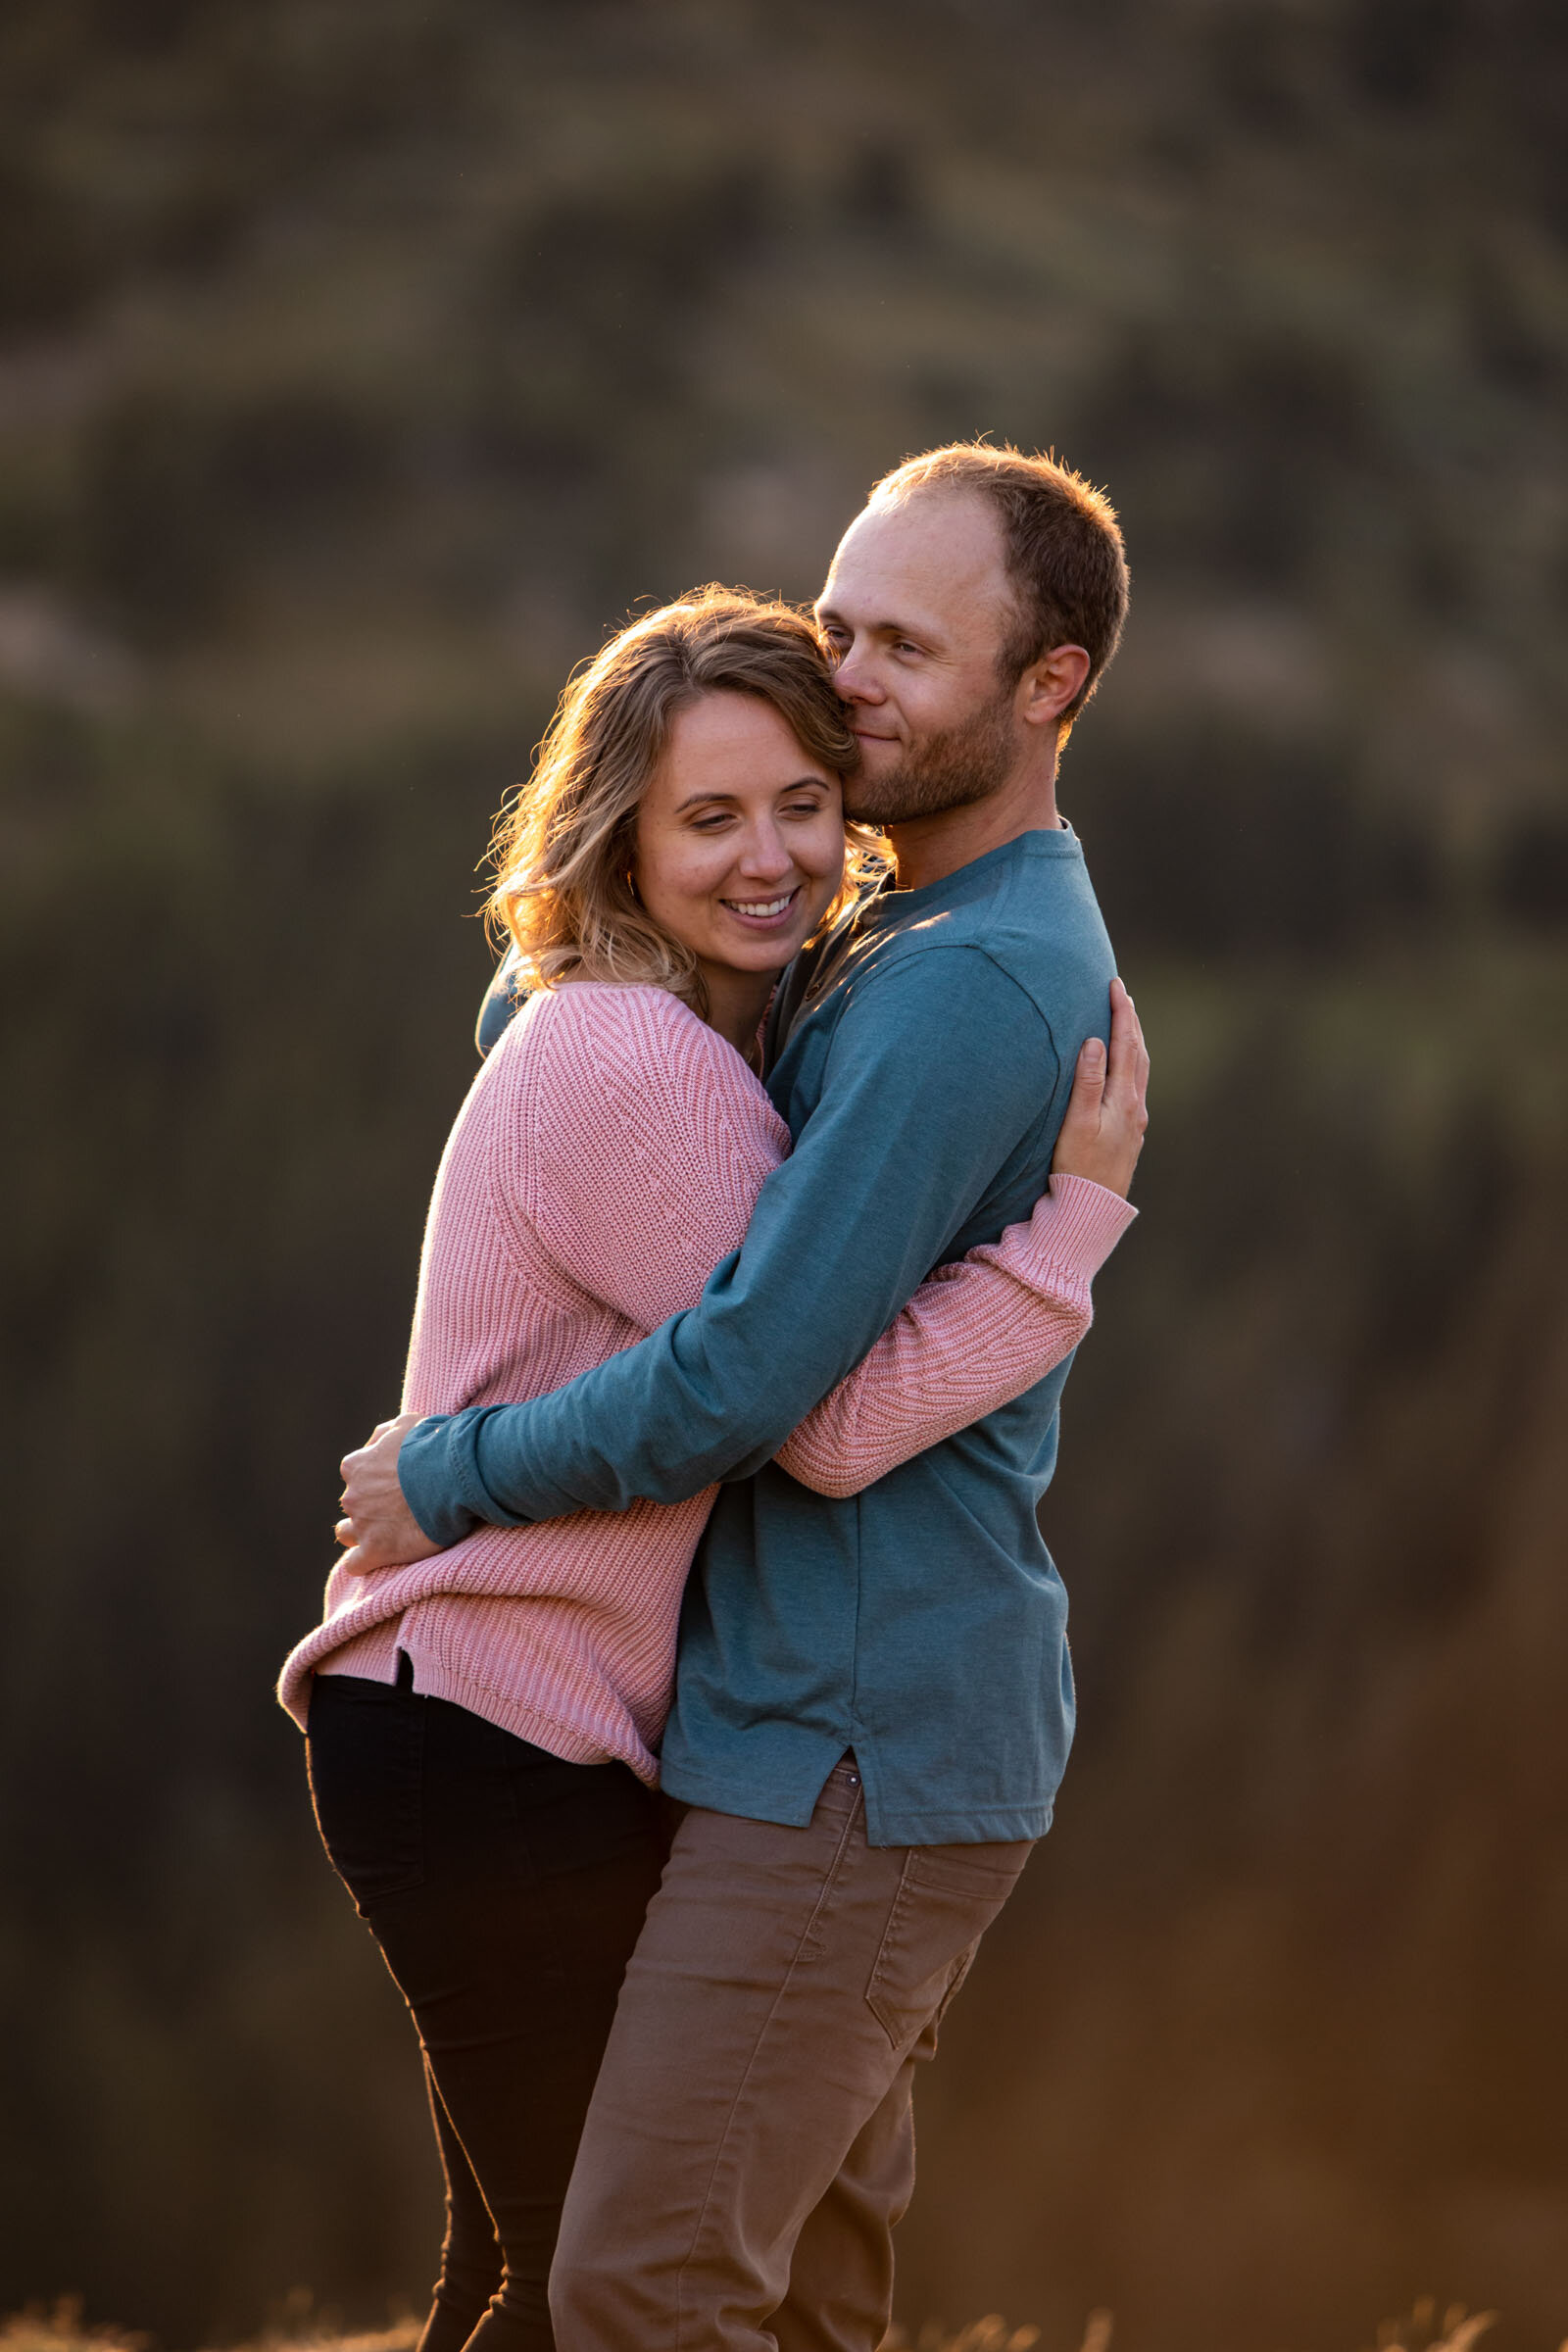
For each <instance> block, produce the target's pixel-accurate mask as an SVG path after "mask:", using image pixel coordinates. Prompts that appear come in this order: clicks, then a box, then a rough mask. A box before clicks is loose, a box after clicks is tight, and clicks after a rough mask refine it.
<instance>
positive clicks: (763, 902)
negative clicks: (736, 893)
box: [724, 890, 795, 922]
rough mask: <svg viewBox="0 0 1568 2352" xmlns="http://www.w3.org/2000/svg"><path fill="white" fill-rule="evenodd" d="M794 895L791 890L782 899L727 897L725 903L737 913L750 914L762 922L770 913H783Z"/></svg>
mask: <svg viewBox="0 0 1568 2352" xmlns="http://www.w3.org/2000/svg"><path fill="white" fill-rule="evenodd" d="M794 896H795V893H794V891H793V890H791V891H786V892H785V894H784V896H783V898H781V899H726V900H725V901H724V904H725V906H726V907H730V908H731V909H732V910H733V911H734V912H735V913H736V914H749V915H752V916H754V917H755V918H756V920H757V921H759V922H761V921H763V920H764V919H765V918H766V917H767V916H768V915H770V914H782V913H783V911H784V909H785V907H787V906H788V905H789V903H790V901H791V900H792V899H793V898H794Z"/></svg>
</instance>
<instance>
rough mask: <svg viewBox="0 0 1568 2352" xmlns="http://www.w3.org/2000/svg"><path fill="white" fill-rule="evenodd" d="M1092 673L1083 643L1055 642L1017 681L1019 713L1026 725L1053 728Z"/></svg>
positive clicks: (1031, 663)
mask: <svg viewBox="0 0 1568 2352" xmlns="http://www.w3.org/2000/svg"><path fill="white" fill-rule="evenodd" d="M1088 675H1089V656H1088V654H1087V653H1086V652H1085V650H1084V648H1083V647H1082V646H1081V645H1054V646H1052V647H1050V648H1049V650H1048V651H1047V652H1045V653H1043V654H1042V655H1041V656H1040V658H1039V660H1038V661H1037V662H1030V664H1029V666H1028V668H1027V669H1026V670H1025V671H1024V673H1023V676H1022V677H1021V678H1020V679H1019V680H1018V703H1017V710H1018V715H1019V717H1020V718H1021V719H1022V720H1023V722H1024V724H1025V726H1029V727H1054V726H1055V725H1056V724H1057V722H1058V720H1059V719H1060V717H1061V714H1062V712H1063V711H1065V710H1066V708H1067V705H1068V704H1069V703H1070V702H1071V701H1072V700H1073V698H1074V696H1075V695H1077V694H1079V693H1080V692H1081V691H1082V688H1083V683H1084V680H1085V679H1086V678H1087V677H1088Z"/></svg>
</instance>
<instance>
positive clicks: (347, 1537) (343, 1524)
mask: <svg viewBox="0 0 1568 2352" xmlns="http://www.w3.org/2000/svg"><path fill="white" fill-rule="evenodd" d="M332 1533H333V1535H334V1537H335V1538H336V1540H337V1541H338V1543H339V1544H352V1543H353V1542H354V1540H355V1538H354V1522H353V1520H352V1519H340V1520H339V1521H338V1523H337V1525H336V1526H335V1527H334V1528H333V1530H332Z"/></svg>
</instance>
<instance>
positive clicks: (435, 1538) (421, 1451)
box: [398, 1405, 524, 1549]
mask: <svg viewBox="0 0 1568 2352" xmlns="http://www.w3.org/2000/svg"><path fill="white" fill-rule="evenodd" d="M493 1409H494V1408H493V1407H491V1406H488V1405H470V1406H469V1407H468V1408H467V1410H466V1411H465V1412H461V1413H432V1414H430V1415H429V1416H428V1417H427V1418H426V1419H425V1420H423V1421H420V1422H419V1423H417V1426H416V1427H415V1428H413V1429H411V1430H410V1432H409V1434H408V1436H407V1437H406V1438H405V1439H404V1441H403V1446H402V1450H401V1451H400V1452H399V1454H398V1485H399V1486H400V1487H401V1488H402V1489H403V1499H404V1501H405V1502H406V1503H407V1504H408V1506H409V1508H410V1510H411V1511H412V1512H413V1513H414V1516H415V1518H416V1519H417V1521H418V1523H419V1525H420V1527H421V1528H422V1529H423V1531H424V1533H425V1534H426V1536H428V1538H429V1539H430V1542H431V1543H432V1544H440V1545H441V1546H442V1547H443V1549H445V1548H446V1547H447V1546H448V1545H450V1544H461V1543H462V1541H463V1539H464V1537H465V1536H468V1535H471V1534H472V1533H473V1530H474V1529H475V1528H476V1527H486V1526H488V1527H520V1526H522V1525H523V1524H524V1521H523V1520H522V1518H521V1517H515V1516H513V1515H511V1514H509V1513H508V1512H506V1511H503V1510H502V1508H501V1506H500V1505H499V1503H498V1502H497V1501H496V1499H495V1497H494V1495H492V1494H491V1493H490V1492H489V1490H488V1488H487V1487H486V1486H485V1483H484V1480H483V1479H482V1478H481V1476H480V1474H479V1434H480V1431H481V1429H482V1427H483V1425H484V1423H485V1421H486V1420H487V1419H488V1418H489V1415H490V1413H491V1411H492V1410H493Z"/></svg>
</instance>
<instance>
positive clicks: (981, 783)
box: [844, 686, 1017, 825]
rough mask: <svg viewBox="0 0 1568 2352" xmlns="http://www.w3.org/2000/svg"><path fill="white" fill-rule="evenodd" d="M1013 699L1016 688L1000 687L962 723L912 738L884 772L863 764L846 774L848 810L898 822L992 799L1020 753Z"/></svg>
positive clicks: (869, 820) (864, 818)
mask: <svg viewBox="0 0 1568 2352" xmlns="http://www.w3.org/2000/svg"><path fill="white" fill-rule="evenodd" d="M1012 703H1013V690H1012V688H1011V687H1010V686H1005V687H1001V688H999V689H998V691H997V693H996V694H995V695H994V696H993V698H992V700H991V701H990V702H989V703H984V704H982V705H981V707H980V708H979V710H977V711H971V713H970V715H969V716H968V717H967V718H966V719H963V720H961V721H960V722H959V723H958V725H956V726H953V727H947V728H944V729H943V731H942V732H941V733H940V734H938V735H927V736H926V737H925V738H924V740H923V741H920V742H916V743H913V744H911V745H910V746H909V748H908V750H907V752H906V753H905V755H904V758H903V759H902V760H899V762H898V764H897V765H896V766H894V767H891V768H888V769H885V770H884V771H883V773H882V774H881V775H877V776H872V775H870V774H868V773H867V771H866V770H865V769H864V768H861V769H860V770H859V772H858V774H856V775H854V776H851V777H849V778H847V779H846V782H845V787H844V812H845V814H846V815H847V816H852V817H858V819H859V820H860V821H861V823H863V824H868V825H897V824H904V823H907V821H908V819H909V818H910V817H915V816H941V815H942V814H944V812H945V811H946V810H948V809H972V808H973V807H974V805H975V803H976V802H977V801H987V800H989V799H990V798H991V795H992V794H993V793H994V792H999V791H1000V790H1001V788H1002V786H1003V785H1004V784H1005V782H1006V780H1007V777H1008V776H1009V775H1010V773H1011V772H1012V767H1013V764H1014V761H1015V760H1016V759H1017V744H1016V741H1015V738H1014V732H1013V718H1012Z"/></svg>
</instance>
